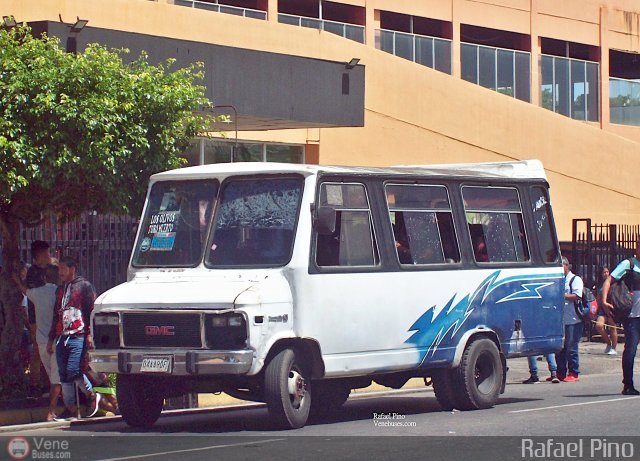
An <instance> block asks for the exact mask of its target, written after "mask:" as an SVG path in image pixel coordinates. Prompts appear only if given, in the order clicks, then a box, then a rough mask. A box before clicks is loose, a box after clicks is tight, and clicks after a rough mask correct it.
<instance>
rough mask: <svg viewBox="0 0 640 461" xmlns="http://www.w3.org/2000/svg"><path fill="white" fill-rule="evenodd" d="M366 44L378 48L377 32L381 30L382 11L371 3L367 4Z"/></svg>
mask: <svg viewBox="0 0 640 461" xmlns="http://www.w3.org/2000/svg"><path fill="white" fill-rule="evenodd" d="M364 22H365V29H364V43H365V44H366V45H368V46H371V47H373V48H375V47H376V30H377V29H380V10H376V9H375V7H374V6H373V5H372V4H371V3H370V2H366V4H365V21H364Z"/></svg>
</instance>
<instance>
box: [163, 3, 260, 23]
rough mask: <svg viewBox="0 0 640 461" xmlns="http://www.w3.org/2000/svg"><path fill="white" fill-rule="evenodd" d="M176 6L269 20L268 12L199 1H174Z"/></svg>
mask: <svg viewBox="0 0 640 461" xmlns="http://www.w3.org/2000/svg"><path fill="white" fill-rule="evenodd" d="M173 3H174V5H178V6H188V7H191V8H199V9H201V10H208V11H217V12H219V13H227V14H233V15H236V16H244V17H245V18H254V19H263V20H265V19H267V12H266V11H262V10H252V9H251V8H239V7H237V6H229V5H221V4H219V3H209V2H199V1H197V0H174V2H173Z"/></svg>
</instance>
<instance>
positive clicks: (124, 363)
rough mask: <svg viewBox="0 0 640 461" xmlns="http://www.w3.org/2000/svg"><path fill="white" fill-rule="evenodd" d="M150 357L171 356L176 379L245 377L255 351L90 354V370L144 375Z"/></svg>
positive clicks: (137, 350)
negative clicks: (145, 358) (142, 369)
mask: <svg viewBox="0 0 640 461" xmlns="http://www.w3.org/2000/svg"><path fill="white" fill-rule="evenodd" d="M149 356H172V357H173V369H172V371H171V373H169V374H171V375H174V376H175V375H178V376H191V375H242V374H246V373H247V372H248V371H249V369H250V368H251V364H252V362H253V351H252V350H237V351H208V350H207V351H199V350H198V351H178V352H175V351H173V352H170V351H159V350H148V349H145V350H140V349H126V350H96V351H91V367H92V368H93V369H94V370H96V371H98V372H105V373H134V374H135V373H141V372H140V366H141V365H142V359H143V358H144V357H149ZM145 374H146V373H145ZM153 374H155V373H153ZM162 374H165V375H166V374H167V373H162Z"/></svg>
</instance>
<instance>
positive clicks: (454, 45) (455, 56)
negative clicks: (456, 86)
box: [451, 0, 463, 78]
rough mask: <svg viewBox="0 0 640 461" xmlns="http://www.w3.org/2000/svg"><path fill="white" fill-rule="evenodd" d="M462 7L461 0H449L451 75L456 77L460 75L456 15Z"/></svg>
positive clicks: (458, 24) (458, 32)
mask: <svg viewBox="0 0 640 461" xmlns="http://www.w3.org/2000/svg"><path fill="white" fill-rule="evenodd" d="M462 8H463V6H462V0H451V28H452V30H451V39H452V42H451V75H453V76H454V77H457V78H461V77H462V71H461V64H460V17H459V15H458V13H459V12H460V11H462Z"/></svg>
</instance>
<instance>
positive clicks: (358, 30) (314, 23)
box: [278, 13, 364, 43]
mask: <svg viewBox="0 0 640 461" xmlns="http://www.w3.org/2000/svg"><path fill="white" fill-rule="evenodd" d="M278 22H280V23H282V24H291V25H293V26H300V27H309V28H311V29H318V30H324V31H326V32H331V33H332V34H336V35H340V36H341V37H344V38H348V39H349V40H354V41H356V42H360V43H364V26H360V25H357V24H348V23H346V22H338V21H329V20H328V19H318V18H308V17H305V16H296V15H293V14H284V13H279V14H278Z"/></svg>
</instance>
